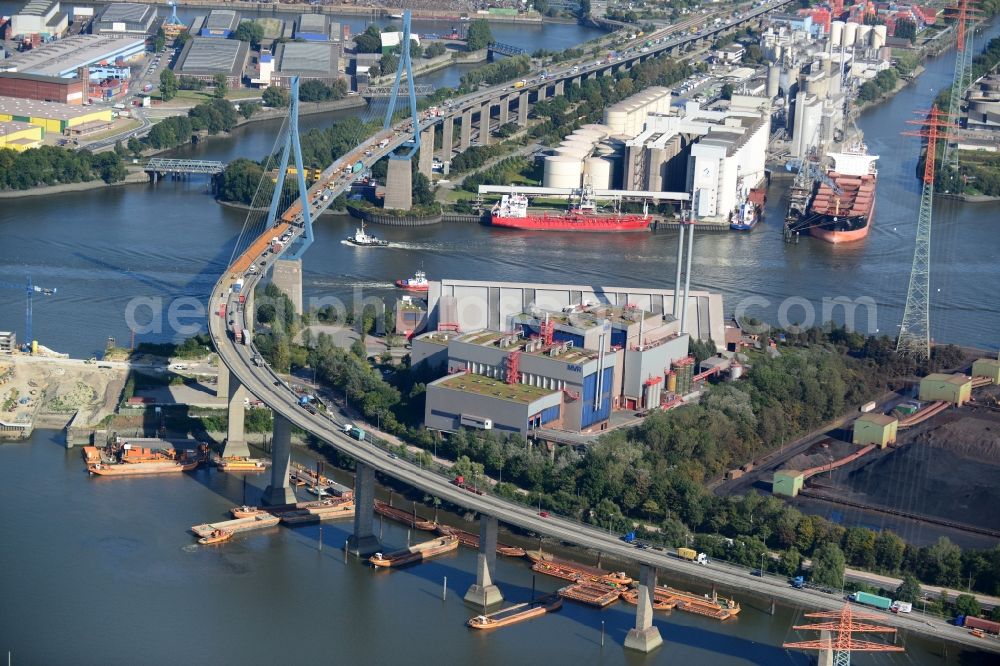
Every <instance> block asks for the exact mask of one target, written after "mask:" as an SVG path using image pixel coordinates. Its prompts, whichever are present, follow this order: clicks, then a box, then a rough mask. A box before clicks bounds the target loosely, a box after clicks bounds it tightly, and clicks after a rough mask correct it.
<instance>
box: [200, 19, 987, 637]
mask: <svg viewBox="0 0 1000 666" xmlns="http://www.w3.org/2000/svg"><path fill="white" fill-rule="evenodd" d="M788 1H790V0H788ZM785 4H788V2H787V1H786V2H782V1H779V2H775V3H772V4H771V5H768V6H766V7H762V8H759V9H757V10H755V11H754V12H751V14H750V15H748V16H747V17H744V18H743V19H741V21H740V22H746V21H750V20H755V19H756V18H759V17H760V16H762V15H763V14H765V13H767V12H768V11H772V10H774V9H776V8H779V7H781V6H784V5H785ZM730 27H732V26H731V25H730V24H723V25H722V26H718V27H717V28H716V29H713V30H712V31H710V32H709V33H708V34H703V35H701V36H691V37H681V38H677V39H674V40H668V41H665V42H662V43H661V44H660V45H656V47H655V48H649V49H648V51H645V52H639V53H634V54H632V55H631V56H629V55H626V56H625V57H624V58H623V60H622V61H615V62H611V63H606V62H603V61H602V62H598V63H594V64H592V65H590V66H584V67H581V66H579V65H571V66H567V67H566V68H565V69H563V70H561V71H560V72H556V73H553V74H551V75H550V76H549V77H547V79H546V80H544V81H541V80H539V79H538V78H537V77H536V78H535V79H534V82H533V83H532V84H530V88H532V89H538V88H541V87H543V86H545V87H547V86H550V85H553V84H554V83H560V82H564V81H566V80H568V79H572V78H575V77H579V76H581V75H585V74H587V73H593V72H600V71H602V70H604V69H606V68H608V67H611V66H621V65H622V64H625V65H626V66H630V65H631V64H632V63H634V62H637V61H641V60H642V59H644V58H646V57H651V56H652V55H655V54H657V53H659V52H662V51H666V50H669V49H670V48H674V47H676V46H679V45H683V44H685V43H687V42H690V41H692V40H698V39H706V38H711V36H712V35H714V34H715V33H717V32H720V31H723V30H725V29H728V28H730ZM643 48H647V47H643ZM503 90H504V89H503V88H502V87H501V86H494V87H493V88H491V89H487V90H483V91H477V92H474V93H470V94H468V95H465V96H462V97H459V98H457V99H455V100H452V103H451V105H450V107H449V109H448V111H447V112H446V113H445V114H444V115H443V116H436V117H429V116H428V115H427V114H425V116H424V118H423V119H422V120H421V121H420V126H419V127H418V128H415V129H416V130H417V131H422V130H425V129H427V128H428V127H430V126H432V125H434V124H435V123H438V122H441V120H442V118H448V117H454V116H455V115H456V114H460V113H466V112H468V111H469V110H470V109H473V108H475V107H476V106H477V105H478V106H480V107H481V106H482V105H483V103H484V102H486V101H489V100H491V99H493V98H495V97H496V96H497V94H498V93H502V92H503ZM522 92H524V91H523V89H521V90H518V93H522ZM413 130H414V128H412V127H411V121H409V120H407V121H404V122H401V123H398V124H396V125H395V126H393V127H392V128H391V129H389V130H383V131H380V132H378V133H376V134H375V135H374V136H372V137H369V138H368V139H367V140H366V141H365V142H363V143H362V144H361V145H360V146H358V147H357V148H355V149H354V150H352V151H351V152H349V153H348V154H346V155H344V156H343V157H341V158H340V159H338V160H337V161H335V162H334V163H333V164H332V165H331V166H330V167H328V168H327V169H326V170H325V171H324V172H323V174H322V177H321V178H320V179H319V180H318V181H317V182H316V183H315V184H314V185H313V186H312V187H311V188H310V190H309V192H308V195H307V196H306V197H305V201H303V200H301V199H300V200H299V201H296V202H295V203H294V204H293V205H292V206H291V207H290V208H289V209H288V210H286V211H285V212H284V214H283V215H282V216H281V219H280V221H278V222H277V223H276V226H275V227H274V228H272V229H269V230H266V231H265V232H264V233H263V234H262V235H261V236H260V237H258V238H257V239H256V240H255V241H254V242H252V243H251V245H250V247H249V248H248V249H247V250H245V251H244V252H243V254H241V255H240V256H239V257H237V258H236V259H235V260H234V261H233V263H232V264H231V265H230V267H229V268H228V269H227V271H226V273H225V274H223V275H222V276H221V277H220V279H219V281H218V282H217V283H216V285H215V288H214V289H213V292H212V294H211V297H210V300H209V312H210V314H209V333H210V335H211V337H212V341H213V343H214V345H215V348H216V350H217V351H218V353H219V357H220V359H221V361H222V363H223V364H224V365H225V366H226V368H228V370H229V378H228V381H227V382H225V383H226V384H227V390H228V391H229V394H230V438H232V437H233V436H234V435H236V436H238V437H242V415H243V413H242V410H243V405H242V395H245V393H242V394H241V392H245V391H249V392H250V393H252V394H253V395H255V396H256V397H257V398H259V399H260V400H261V401H263V402H264V403H265V404H266V405H267V406H268V407H270V408H271V409H272V410H273V411H274V413H275V432H274V464H273V465H272V476H271V486H269V488H268V491H267V492H277V493H278V494H277V496H278V497H281V494H280V492H281V491H287V483H288V455H289V451H290V448H289V447H290V431H291V426H295V427H298V428H300V429H302V430H303V431H305V432H307V433H309V434H310V435H312V436H314V437H316V438H317V439H319V440H321V441H324V442H327V443H328V444H330V445H331V446H333V447H335V448H336V449H337V450H339V451H340V452H342V453H344V454H345V455H348V456H351V457H352V458H354V459H355V460H356V461H357V471H358V474H357V499H358V502H357V504H358V511H357V512H356V516H355V529H354V532H355V533H354V536H353V537H352V539H353V540H354V543H355V545H356V547H357V550H358V552H362V548H363V547H367V549H368V550H369V552H371V547H378V543H377V540H376V539H375V537H374V534H373V533H372V523H371V510H370V507H371V504H372V502H371V493H372V485H373V482H374V472H376V471H377V472H380V473H382V474H385V475H388V476H390V477H392V478H395V479H397V480H399V481H401V482H403V483H405V484H407V485H409V486H411V487H413V488H416V489H419V490H421V491H423V492H425V493H428V494H430V495H433V496H435V497H439V498H441V499H442V500H444V501H447V502H450V503H452V504H454V505H456V506H461V507H464V508H466V509H468V510H471V511H476V512H478V513H479V514H480V515H481V516H483V521H482V531H481V537H482V538H481V543H483V544H487V545H488V544H489V543H490V542H491V541H493V542H495V539H496V524H497V521H499V522H503V523H506V524H508V525H512V526H516V527H518V528H519V529H522V530H526V531H529V532H533V533H536V534H541V535H545V536H547V537H550V538H554V539H558V540H560V541H562V542H565V543H568V544H572V545H575V546H578V547H581V548H586V549H590V550H594V551H598V552H601V553H605V554H607V555H610V556H612V557H615V558H617V559H621V560H624V561H631V562H634V563H636V564H638V565H639V566H640V568H641V571H642V577H641V583H640V586H639V589H640V603H639V605H638V606H637V615H636V628H635V629H633V630H632V631H630V632H629V638H628V639H626V646H628V647H634V648H636V649H639V650H643V651H649V650H651V649H654V648H655V647H656V646H657V645H659V642H660V638H659V634H658V632H657V631H656V629H655V627H654V626H653V625H652V619H653V615H652V609H651V605H650V599H651V588H652V586H653V585H655V580H656V579H655V577H656V572H657V571H658V570H664V571H670V572H672V573H676V574H679V575H687V576H694V577H697V578H700V579H703V580H706V581H711V582H713V583H716V584H719V585H723V586H725V587H728V588H731V589H733V590H738V591H742V592H748V593H752V594H758V595H762V596H764V597H765V598H768V599H771V600H780V601H781V602H782V603H787V604H792V605H795V606H799V607H802V608H806V609H809V610H815V609H823V610H836V609H838V608H840V606H841V605H842V603H843V601H842V600H841V599H839V598H837V597H835V596H831V595H827V594H823V593H820V592H816V591H812V590H797V589H793V588H791V587H790V586H789V585H788V584H787V582H786V581H785V580H784V579H776V578H771V577H753V576H749V575H748V574H747V571H746V570H745V569H742V568H739V567H733V566H728V565H719V564H715V563H713V564H711V565H709V566H701V565H697V564H694V563H691V562H687V561H685V560H681V559H678V558H676V557H674V556H672V555H668V554H666V553H664V552H662V551H656V550H650V549H638V548H636V547H634V546H632V545H629V544H626V543H625V542H623V541H621V540H620V539H618V538H617V537H616V536H615V535H611V534H608V533H607V532H605V531H602V530H600V529H598V528H596V527H593V526H591V525H586V524H582V523H579V522H576V521H574V520H570V519H568V518H564V517H560V516H556V515H550V514H549V513H547V512H544V511H542V512H540V511H537V510H535V509H533V508H530V507H527V506H524V505H521V504H517V503H515V502H513V501H510V500H506V499H502V498H500V497H496V496H493V495H489V494H483V495H480V494H476V493H472V492H469V491H467V490H464V489H462V488H459V487H458V486H456V485H454V484H453V483H452V482H451V479H450V478H449V477H445V476H442V475H441V474H439V473H437V472H436V471H433V470H431V469H426V468H423V467H421V466H419V465H417V464H415V463H413V462H410V461H408V460H404V459H402V458H398V457H396V456H395V455H390V454H389V453H388V452H387V451H385V450H383V449H381V448H378V447H377V446H375V445H373V444H372V443H370V442H365V441H358V440H356V439H353V438H352V437H349V436H348V435H347V434H346V433H345V432H344V425H345V423H346V420H345V417H344V416H343V415H340V414H334V415H327V414H324V413H320V412H316V411H315V410H312V409H309V408H308V407H303V406H302V405H300V404H299V397H298V396H297V395H296V394H295V393H294V392H293V391H292V389H291V388H290V387H289V386H288V385H287V384H286V383H285V382H284V381H283V380H282V378H281V377H279V376H278V375H277V374H276V373H275V372H274V371H273V370H271V368H270V367H269V366H268V365H267V364H266V363H263V362H262V361H261V360H260V358H259V356H257V354H256V353H255V351H254V349H253V346H252V343H247V344H240V343H237V342H236V339H235V336H231V335H230V333H229V331H230V330H233V329H240V330H242V329H250V330H252V329H253V326H252V322H251V321H250V320H248V319H247V313H248V312H253V309H254V308H253V290H254V288H255V287H256V286H257V284H258V282H259V281H260V279H261V276H262V275H263V274H264V273H265V271H266V269H267V268H268V267H269V266H270V265H272V264H273V262H274V261H275V260H276V259H278V258H279V257H280V254H281V252H283V251H284V250H285V249H287V248H288V247H289V246H290V245H292V244H293V243H294V242H295V240H296V238H297V237H298V236H299V235H300V234H301V233H302V228H301V222H302V206H303V205H308V206H310V211H311V213H312V214H313V215H314V216H315V215H318V214H319V213H320V212H322V210H324V209H325V208H327V207H328V206H329V205H330V203H331V202H332V201H333V199H334V198H335V197H336V196H337V195H338V194H340V193H342V192H344V191H345V190H346V189H347V188H349V187H350V185H351V183H352V182H353V181H354V180H355V179H356V177H357V173H358V172H359V171H360V169H358V168H357V167H356V166H355V165H357V164H358V163H359V162H360V163H361V165H362V167H371V166H372V165H373V164H374V163H375V162H376V161H377V160H379V159H381V158H382V157H384V156H386V155H387V154H388V153H389V152H391V151H392V150H394V149H395V148H397V147H399V146H401V145H403V144H404V143H406V142H407V141H408V140H409V138H410V136H412V133H413ZM272 236H278V237H281V236H285V238H286V241H287V242H285V243H284V244H283V246H282V247H281V248H279V249H278V252H277V253H275V252H274V251H273V250H272V249H271V243H270V240H271V237H272ZM251 266H254V267H255V268H254V269H251V268H250V267H251ZM237 280H243V282H242V287H241V289H240V290H239V292H236V291H235V290H234V286H235V284H236V282H237ZM241 294H242V295H243V297H244V298H245V299H246V303H245V304H244V303H242V302H241V298H240V295H241ZM222 384H223V380H222V377H221V376H220V387H221V385H222ZM234 421H238V422H239V424H238V425H239V427H238V428H237V427H235V426H234ZM285 497H288V495H287V494H286V495H285ZM366 507H367V508H366ZM363 542H365V543H363ZM493 554H495V553H494V550H493V549H491V548H489V547H486V548H485V549H484V550H482V551H481V552H480V555H479V562H478V565H477V584H476V585H474V586H473V588H481V590H480V591H482V589H484V588H492V589H493V590H495V589H496V586H495V585H494V584H493V581H492V578H491V576H492V568H493V567H492V564H491V557H492V555H493ZM472 592H473V590H470V594H472ZM497 595H499V593H497ZM467 598H469V597H468V595H467ZM477 598H478V597H477ZM481 598H483V599H486V598H493V597H488V596H483V597H481ZM885 621H886V623H889V624H893V625H895V626H897V627H899V628H901V629H905V630H909V631H914V632H919V633H921V634H924V635H930V636H934V637H938V638H941V639H947V640H951V641H954V642H957V643H962V644H965V645H968V646H972V647H976V648H979V649H989V650H993V651H998V652H1000V642H997V641H983V640H982V639H977V638H975V637H972V636H970V635H969V634H968V632H967V631H965V630H963V629H961V628H957V627H954V626H950V625H948V624H947V623H945V622H943V621H941V620H936V619H930V618H925V617H921V616H917V615H916V614H914V615H900V616H893V615H887V616H886V618H885ZM633 632H635V635H634V636H633ZM630 641H631V643H630Z"/></svg>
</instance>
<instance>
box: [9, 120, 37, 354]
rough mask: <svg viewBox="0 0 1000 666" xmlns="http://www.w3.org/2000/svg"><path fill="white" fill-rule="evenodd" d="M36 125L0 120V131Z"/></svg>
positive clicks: (30, 127)
mask: <svg viewBox="0 0 1000 666" xmlns="http://www.w3.org/2000/svg"><path fill="white" fill-rule="evenodd" d="M37 127H38V125H32V124H31V123H22V122H18V121H16V120H0V130H3V133H4V134H13V133H14V132H22V131H24V130H29V129H34V128H37ZM4 335H7V333H5V332H4V331H0V337H3V336H4Z"/></svg>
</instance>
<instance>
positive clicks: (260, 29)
mask: <svg viewBox="0 0 1000 666" xmlns="http://www.w3.org/2000/svg"><path fill="white" fill-rule="evenodd" d="M229 38H230V39H237V40H239V41H241V42H250V48H252V49H259V48H260V41H261V40H262V39H264V26H262V25H260V24H259V23H257V22H256V21H242V22H241V23H240V24H239V26H237V28H236V30H234V31H233V33H232V34H231V35H229Z"/></svg>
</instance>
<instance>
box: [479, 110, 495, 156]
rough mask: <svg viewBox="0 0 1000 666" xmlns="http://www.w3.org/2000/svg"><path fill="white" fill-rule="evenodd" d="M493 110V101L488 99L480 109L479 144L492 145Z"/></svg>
mask: <svg viewBox="0 0 1000 666" xmlns="http://www.w3.org/2000/svg"><path fill="white" fill-rule="evenodd" d="M492 110H493V101H492V100H490V101H487V102H485V103H484V104H483V106H482V108H480V109H479V145H480V146H488V145H490V112H491V111H492Z"/></svg>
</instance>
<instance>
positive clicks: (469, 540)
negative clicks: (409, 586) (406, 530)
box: [437, 525, 526, 557]
mask: <svg viewBox="0 0 1000 666" xmlns="http://www.w3.org/2000/svg"><path fill="white" fill-rule="evenodd" d="M437 533H438V534H440V535H442V536H456V537H458V543H460V544H461V545H463V546H465V547H466V548H473V549H475V550H479V536H478V535H476V534H473V533H472V532H466V531H465V530H460V529H458V528H457V527H452V526H451V525H438V526H437ZM525 553H526V551H525V550H524V548H519V547H518V546H509V545H507V544H505V543H500V542H499V541H497V555H503V556H505V557H524V555H525Z"/></svg>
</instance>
